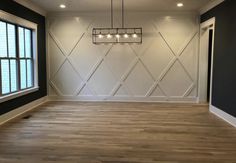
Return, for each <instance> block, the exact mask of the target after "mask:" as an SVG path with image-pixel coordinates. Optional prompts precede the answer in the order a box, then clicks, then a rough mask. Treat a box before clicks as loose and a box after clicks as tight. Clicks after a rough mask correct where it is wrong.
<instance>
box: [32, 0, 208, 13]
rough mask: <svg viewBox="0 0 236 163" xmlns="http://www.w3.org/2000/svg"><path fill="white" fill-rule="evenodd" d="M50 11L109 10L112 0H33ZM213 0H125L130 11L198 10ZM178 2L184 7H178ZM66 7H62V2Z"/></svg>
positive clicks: (115, 1) (117, 3)
mask: <svg viewBox="0 0 236 163" xmlns="http://www.w3.org/2000/svg"><path fill="white" fill-rule="evenodd" d="M31 1H32V2H34V3H35V4H37V5H39V6H40V7H42V8H43V9H45V10H46V11H48V12H54V11H81V12H84V11H109V10H110V0H31ZM210 1H212V0H125V9H126V10H128V11H197V10H199V9H200V8H201V7H203V6H204V5H206V4H207V3H208V2H210ZM120 2H121V0H114V8H115V9H119V7H120V5H121V3H120ZM178 2H182V3H184V7H182V8H177V7H176V4H177V3H178ZM62 3H64V4H66V6H67V8H66V9H60V8H59V5H60V4H62Z"/></svg>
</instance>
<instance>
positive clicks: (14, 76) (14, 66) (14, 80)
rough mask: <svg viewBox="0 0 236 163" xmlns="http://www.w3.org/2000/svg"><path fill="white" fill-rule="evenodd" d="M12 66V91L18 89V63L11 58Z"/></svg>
mask: <svg viewBox="0 0 236 163" xmlns="http://www.w3.org/2000/svg"><path fill="white" fill-rule="evenodd" d="M10 67H11V92H15V91H17V64H16V60H10Z"/></svg>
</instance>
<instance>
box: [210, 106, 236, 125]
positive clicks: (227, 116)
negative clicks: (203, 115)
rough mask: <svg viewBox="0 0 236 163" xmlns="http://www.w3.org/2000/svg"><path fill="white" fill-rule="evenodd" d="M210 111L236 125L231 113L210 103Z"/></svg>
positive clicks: (235, 118)
mask: <svg viewBox="0 0 236 163" xmlns="http://www.w3.org/2000/svg"><path fill="white" fill-rule="evenodd" d="M210 112H211V113H213V114H215V115H216V116H217V117H219V118H221V119H223V120H224V121H226V122H228V123H229V124H231V125H232V126H234V127H236V117H233V116H232V115H230V114H228V113H226V112H224V111H222V110H221V109H219V108H217V107H215V106H213V105H210Z"/></svg>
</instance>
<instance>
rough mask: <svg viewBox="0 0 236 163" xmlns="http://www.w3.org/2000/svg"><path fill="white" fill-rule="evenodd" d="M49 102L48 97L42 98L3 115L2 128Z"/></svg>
mask: <svg viewBox="0 0 236 163" xmlns="http://www.w3.org/2000/svg"><path fill="white" fill-rule="evenodd" d="M47 101H48V98H47V96H45V97H42V98H40V99H38V100H35V101H33V102H31V103H28V104H26V105H24V106H21V107H19V108H17V109H15V110H12V111H10V112H8V113H6V114H3V115H1V116H0V126H1V125H3V124H5V123H7V122H9V121H11V120H13V119H15V118H17V117H19V116H22V115H24V114H25V113H27V112H29V111H33V110H34V109H35V108H37V107H38V106H40V105H42V104H44V103H45V102H47Z"/></svg>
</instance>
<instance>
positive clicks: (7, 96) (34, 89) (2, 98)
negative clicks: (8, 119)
mask: <svg viewBox="0 0 236 163" xmlns="http://www.w3.org/2000/svg"><path fill="white" fill-rule="evenodd" d="M38 90H39V87H33V88H29V89H26V90H24V91H20V92H16V93H12V94H10V95H6V96H3V97H0V103H2V102H6V101H9V100H12V99H14V98H17V97H20V96H24V95H27V94H29V93H33V92H36V91H38Z"/></svg>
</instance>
